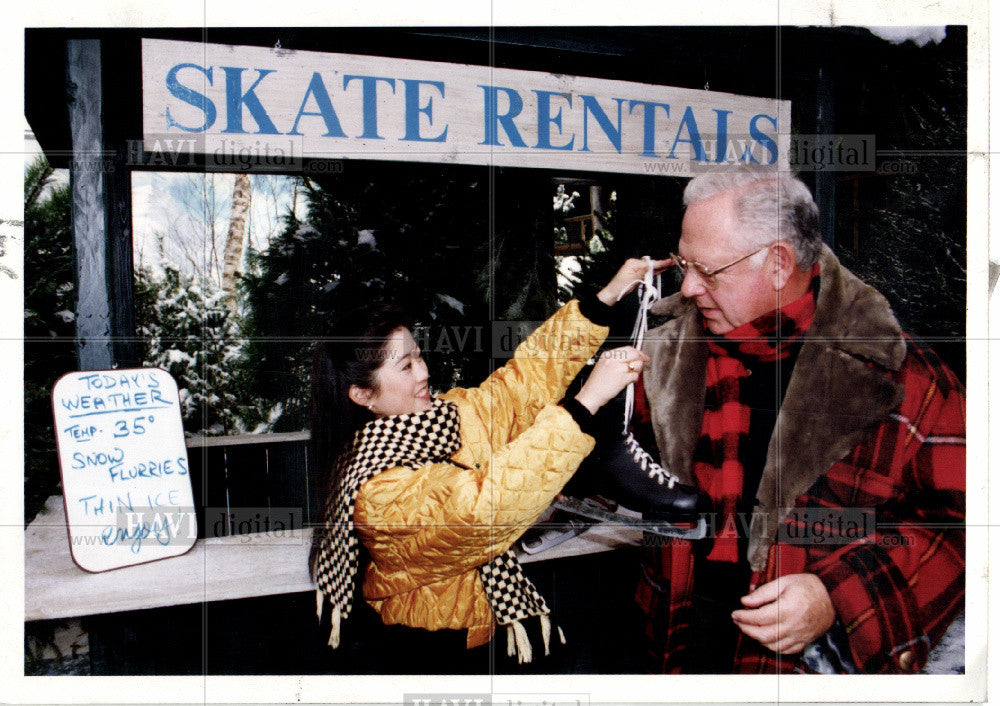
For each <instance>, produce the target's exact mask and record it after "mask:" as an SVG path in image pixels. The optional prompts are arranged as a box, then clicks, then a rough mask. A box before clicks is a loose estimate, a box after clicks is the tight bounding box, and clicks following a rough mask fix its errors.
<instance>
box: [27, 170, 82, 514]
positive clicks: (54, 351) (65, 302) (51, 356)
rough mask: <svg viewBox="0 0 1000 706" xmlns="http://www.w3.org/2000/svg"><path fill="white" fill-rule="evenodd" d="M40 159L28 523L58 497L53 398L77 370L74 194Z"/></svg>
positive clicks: (34, 196) (33, 232)
mask: <svg viewBox="0 0 1000 706" xmlns="http://www.w3.org/2000/svg"><path fill="white" fill-rule="evenodd" d="M54 179H55V172H54V170H53V168H52V167H51V166H50V165H49V163H48V162H47V161H46V160H45V158H44V157H41V156H40V157H38V158H37V159H35V160H34V161H33V162H32V163H31V164H29V165H28V166H27V167H26V168H25V173H24V235H25V246H24V503H25V522H30V521H31V519H32V518H33V517H34V516H35V514H36V513H37V512H38V510H39V509H40V508H41V507H42V505H44V504H45V499H46V498H47V497H48V496H50V495H53V494H55V493H57V492H59V487H60V479H59V463H58V459H57V458H56V449H55V432H54V429H53V419H52V405H51V397H50V393H51V390H52V386H53V385H54V384H55V382H56V380H58V379H59V378H60V377H61V376H62V375H63V374H65V373H67V372H69V371H71V370H75V369H76V349H75V345H74V336H75V333H76V330H75V318H76V317H75V315H74V314H73V309H74V292H75V287H74V284H73V252H72V242H73V235H72V231H71V229H70V191H69V186H68V185H67V184H61V185H53V181H54Z"/></svg>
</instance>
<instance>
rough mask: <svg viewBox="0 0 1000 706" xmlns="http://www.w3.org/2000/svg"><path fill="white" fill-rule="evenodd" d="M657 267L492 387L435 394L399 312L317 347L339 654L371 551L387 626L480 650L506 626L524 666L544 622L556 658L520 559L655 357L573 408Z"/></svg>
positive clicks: (638, 361)
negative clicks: (598, 432)
mask: <svg viewBox="0 0 1000 706" xmlns="http://www.w3.org/2000/svg"><path fill="white" fill-rule="evenodd" d="M669 262H670V261H669V260H663V261H658V262H657V261H654V262H653V266H654V268H655V269H656V270H661V269H664V268H666V266H667V265H668V264H669ZM648 267H649V261H648V260H647V261H643V260H638V259H632V260H628V261H627V262H626V263H625V264H624V265H623V266H622V267H621V269H620V270H619V271H618V273H617V274H616V275H615V276H614V277H613V278H612V280H611V281H610V282H609V283H608V285H607V286H606V287H605V288H604V289H602V290H601V291H600V292H599V293H598V295H597V297H596V299H593V298H592V299H591V300H590V301H589V302H584V303H582V304H581V303H580V302H577V301H575V300H574V301H571V302H569V303H568V304H566V305H565V306H564V307H562V308H561V309H560V310H559V311H557V312H556V313H555V314H554V315H553V316H552V317H551V318H550V319H549V320H548V321H546V322H545V323H544V324H542V326H541V327H539V329H538V330H536V331H535V332H534V333H533V334H532V335H531V336H529V337H528V338H527V339H526V340H525V341H524V342H523V343H522V344H521V345H520V346H518V348H517V351H516V352H515V354H514V358H513V359H512V360H511V361H510V362H508V363H507V364H506V365H505V366H504V367H502V368H500V369H499V370H497V371H496V372H494V373H493V374H492V375H490V377H489V378H487V380H486V381H485V382H484V383H483V384H482V385H480V386H479V387H478V388H470V389H463V388H456V389H453V390H450V391H448V392H446V393H445V394H443V395H441V396H439V397H436V398H435V397H431V396H430V393H429V388H428V382H427V366H426V365H425V364H424V362H423V359H422V358H421V355H420V350H419V348H418V347H417V345H416V343H415V341H414V339H413V336H412V335H411V333H410V331H409V328H408V326H407V322H406V321H405V319H404V318H402V317H401V316H400V315H399V314H398V313H397V312H394V311H392V310H384V309H383V310H382V311H380V312H377V313H375V314H371V315H369V318H368V319H367V320H365V321H358V322H355V323H354V324H353V325H346V326H345V327H344V329H343V330H341V331H340V332H339V333H340V334H341V336H340V337H339V338H338V339H334V340H331V341H329V342H327V343H324V344H323V345H321V346H319V347H318V348H317V352H316V357H315V360H314V368H313V381H312V382H313V432H312V433H313V445H314V446H313V448H314V454H315V456H314V458H315V459H316V462H318V463H321V464H325V465H323V466H320V467H323V468H325V467H329V468H331V469H332V477H331V478H330V481H329V484H328V488H329V495H328V501H327V510H326V515H325V524H324V527H323V529H322V532H321V533H320V535H321V536H320V537H319V541H318V546H317V547H316V551H315V552H314V555H315V556H314V557H313V561H312V569H313V576H314V578H315V580H316V583H317V586H318V591H317V601H318V604H317V607H318V609H319V612H320V615H321V616H322V614H323V609H324V605H325V603H327V602H328V603H330V604H331V606H332V615H331V633H330V639H329V644H330V645H331V646H332V647H336V646H337V645H338V644H339V642H340V626H341V621H342V620H344V619H345V618H347V616H348V615H349V614H350V612H351V608H352V596H353V591H354V584H355V577H356V574H357V573H358V570H359V568H360V567H359V563H360V562H359V546H358V544H359V540H360V543H361V545H363V547H364V549H365V550H367V554H368V556H369V558H370V561H369V562H368V564H367V567H365V575H364V600H365V602H367V603H368V604H369V605H370V606H371V607H372V608H374V609H375V611H376V612H377V613H378V614H379V616H380V617H381V620H382V622H383V623H385V624H387V625H395V624H400V625H406V626H410V627H411V628H422V629H424V630H432V631H436V630H445V631H448V630H451V631H465V635H464V638H465V640H464V642H465V647H466V648H472V647H475V646H477V645H482V644H485V643H487V642H488V641H489V640H490V638H491V636H492V634H493V631H494V629H495V626H496V625H497V624H499V625H502V626H506V627H507V632H508V654H509V655H512V656H513V654H514V653H515V652H516V654H517V657H518V661H521V662H524V661H530V660H531V645H530V641H529V640H528V637H527V633H526V630H525V626H524V625H523V624H522V621H523V620H524V619H525V618H529V617H533V616H537V617H538V618H539V620H540V626H541V632H542V638H543V643H544V645H545V651H546V654H547V653H548V645H549V638H550V631H551V624H550V623H549V620H548V613H549V609H548V607H547V606H546V604H545V601H544V599H542V597H541V596H540V595H538V593H537V591H535V589H534V587H533V586H532V585H531V583H530V582H529V581H528V580H527V578H526V577H525V576H524V574H523V573H522V572H521V570H520V567H519V565H518V563H517V560H516V559H515V558H514V555H513V552H511V551H509V550H510V547H511V545H512V544H513V543H514V542H515V541H516V540H517V538H518V537H519V536H520V535H521V534H522V533H523V532H524V530H525V529H526V528H527V527H528V526H529V525H531V523H532V522H533V521H534V520H536V519H537V517H538V516H539V515H540V514H541V513H542V512H543V511H544V510H545V509H546V508H547V507H548V506H549V504H550V502H551V501H552V499H553V497H554V496H555V495H556V494H557V493H558V492H559V490H560V489H561V488H562V486H563V485H564V484H565V483H566V482H567V481H568V480H569V479H570V477H571V476H572V475H573V473H574V471H575V470H576V469H577V467H578V466H579V464H580V462H581V461H582V460H583V458H585V457H586V456H587V454H588V453H590V451H591V449H592V448H593V446H594V440H593V438H592V434H588V433H587V432H588V431H593V430H592V429H591V428H590V427H591V426H592V425H593V418H592V415H593V414H594V413H595V412H596V411H597V410H598V409H599V408H600V407H601V406H603V405H604V404H605V403H606V402H608V401H609V400H610V399H612V398H613V397H615V396H616V395H617V394H618V393H619V392H620V391H621V390H622V389H624V388H625V386H627V385H628V384H629V383H631V382H634V381H635V380H636V379H637V378H638V377H639V373H640V371H641V369H642V365H643V363H644V362H645V361H647V360H648V358H647V357H646V356H645V355H644V354H643V353H641V352H640V351H638V350H636V349H635V348H632V347H623V348H617V349H614V350H612V351H608V352H607V353H606V354H604V355H603V356H602V357H601V358H600V359H599V360H598V362H597V364H596V365H595V367H594V370H593V371H592V373H591V375H590V376H589V378H588V379H587V381H586V382H585V383H584V385H583V387H582V388H581V389H580V392H579V393H578V394H577V395H575V397H573V398H570V399H562V398H563V396H564V394H565V392H566V387H567V385H568V384H569V383H570V382H571V381H572V380H573V378H574V377H575V376H576V375H577V373H579V372H580V370H581V369H582V368H583V366H584V365H585V363H586V362H587V361H588V360H589V359H590V358H591V357H592V356H593V355H594V354H595V353H596V352H597V350H598V348H599V347H600V345H601V344H602V343H603V341H604V339H605V337H606V336H607V333H608V329H607V328H606V326H604V325H602V324H604V323H606V322H607V320H608V316H609V314H610V306H611V305H613V304H614V303H615V302H617V301H618V300H620V299H621V298H622V297H623V296H624V295H625V294H627V293H628V292H629V291H631V289H633V288H634V287H635V286H636V284H637V283H638V282H639V281H641V279H642V276H643V274H644V273H645V272H646V270H647V268H648ZM560 400H562V401H561V402H560ZM557 634H559V636H560V638H561V637H562V635H561V631H559V630H558V628H557Z"/></svg>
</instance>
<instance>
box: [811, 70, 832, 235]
mask: <svg viewBox="0 0 1000 706" xmlns="http://www.w3.org/2000/svg"><path fill="white" fill-rule="evenodd" d="M836 90H837V89H836V83H835V80H834V77H833V75H832V62H831V63H830V64H823V63H821V64H820V65H819V67H818V69H817V80H816V134H817V135H823V136H825V135H830V136H832V135H833V133H834V130H835V129H836V123H835V122H834V92H835V91H836ZM836 176H837V175H836V174H834V173H833V172H831V171H830V170H828V169H820V170H819V171H817V172H816V206H818V207H819V227H820V232H821V233H822V234H823V242H825V243H826V244H827V245H829V246H830V247H831V248H832V247H833V246H834V245H835V244H836V241H837V208H836V207H837V179H836Z"/></svg>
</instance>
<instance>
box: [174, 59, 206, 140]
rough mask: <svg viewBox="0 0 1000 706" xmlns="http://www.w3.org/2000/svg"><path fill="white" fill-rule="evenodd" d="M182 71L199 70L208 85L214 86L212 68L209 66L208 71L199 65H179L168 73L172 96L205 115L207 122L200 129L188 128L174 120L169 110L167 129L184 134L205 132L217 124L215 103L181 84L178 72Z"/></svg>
mask: <svg viewBox="0 0 1000 706" xmlns="http://www.w3.org/2000/svg"><path fill="white" fill-rule="evenodd" d="M181 69H197V70H198V71H201V72H202V73H203V74H205V77H206V78H207V79H208V85H209V86H211V85H212V67H211V66H209V67H208V68H207V69H206V68H205V67H203V66H198V64H177V66H174V67H172V68H171V69H170V71H169V72H167V90H168V91H170V95H172V96H173V97H174V98H179V99H180V100H182V101H184V102H185V103H187V104H188V105H193V106H194V107H195V108H197V109H198V110H200V111H201V112H203V113H204V114H205V122H203V123H202V124H201V125H200V126H198V127H188V126H186V125H181V124H180V123H179V122H177V121H176V120H174V118H173V116H172V115H171V114H170V108H167V129H168V130H169V129H170V128H172V127H177V128H180V129H181V130H183V131H184V132H204V131H205V130H207V129H208V128H210V127H212V125H214V124H215V103H213V102H212V101H211V100H209V99H208V97H207V96H205V95H202V94H201V93H198V91H196V90H194V89H192V88H188V87H187V86H184V85H182V84H181V82H180V81H178V80H177V72H179V71H180V70H181Z"/></svg>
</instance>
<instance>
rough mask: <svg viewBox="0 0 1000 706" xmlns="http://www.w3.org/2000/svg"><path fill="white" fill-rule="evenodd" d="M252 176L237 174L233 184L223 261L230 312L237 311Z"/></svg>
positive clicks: (225, 288) (223, 283)
mask: <svg viewBox="0 0 1000 706" xmlns="http://www.w3.org/2000/svg"><path fill="white" fill-rule="evenodd" d="M250 194H251V190H250V175H249V174H237V175H236V181H235V182H234V184H233V209H232V211H231V212H230V215H229V233H228V234H227V235H226V249H225V251H224V253H223V259H222V291H224V292H225V293H226V294H227V295H228V298H227V302H228V306H229V310H230V311H232V312H235V311H236V276H237V275H238V274H239V268H240V262H241V261H242V259H243V236H244V234H245V233H246V228H247V214H248V213H249V212H250Z"/></svg>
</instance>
